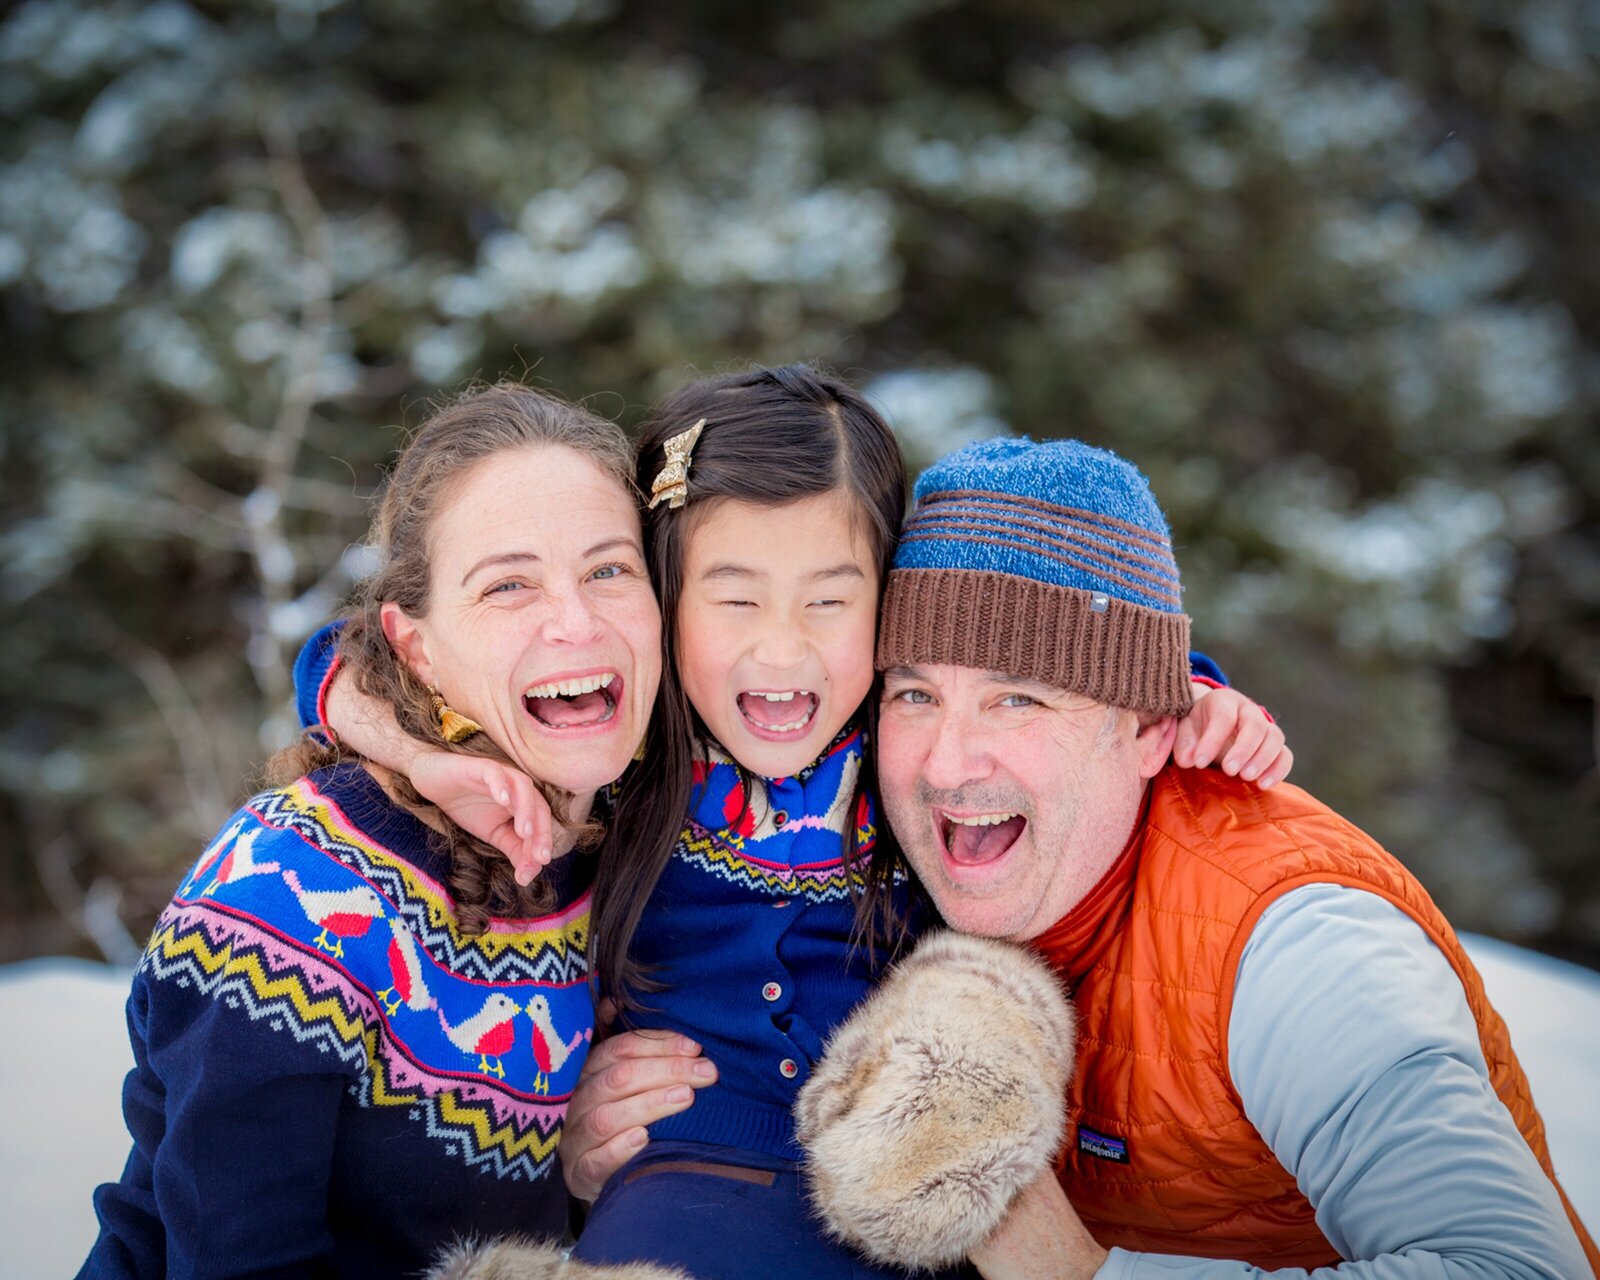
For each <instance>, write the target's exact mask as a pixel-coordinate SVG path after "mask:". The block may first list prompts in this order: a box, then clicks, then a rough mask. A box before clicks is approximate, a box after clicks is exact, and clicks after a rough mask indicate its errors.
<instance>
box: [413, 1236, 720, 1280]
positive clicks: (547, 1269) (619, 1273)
mask: <svg viewBox="0 0 1600 1280" xmlns="http://www.w3.org/2000/svg"><path fill="white" fill-rule="evenodd" d="M424 1280H689V1277H687V1276H685V1275H684V1274H683V1272H681V1271H679V1270H678V1269H677V1268H676V1267H658V1266H656V1265H655V1264H654V1263H650V1262H630V1263H626V1264H624V1265H622V1266H614V1267H600V1266H594V1265H592V1264H590V1263H587V1262H574V1261H572V1260H571V1259H569V1258H563V1257H562V1256H561V1250H560V1249H557V1248H556V1247H555V1246H554V1245H548V1244H534V1243H533V1242H531V1241H528V1240H519V1239H515V1238H509V1239H500V1240H488V1241H485V1242H483V1243H482V1244H479V1243H476V1242H473V1241H470V1240H469V1241H466V1242H464V1243H462V1244H458V1245H456V1246H454V1247H453V1248H450V1249H447V1250H445V1252H443V1253H442V1254H440V1255H439V1260H438V1261H437V1262H435V1263H434V1264H433V1267H432V1268H431V1269H430V1270H429V1272H428V1274H427V1276H426V1277H425V1278H424Z"/></svg>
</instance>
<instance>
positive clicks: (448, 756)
mask: <svg viewBox="0 0 1600 1280" xmlns="http://www.w3.org/2000/svg"><path fill="white" fill-rule="evenodd" d="M409 777H410V779H411V785H412V786H413V787H415V788H416V789H417V794H418V795H420V796H423V797H424V798H426V799H428V800H431V801H433V803H434V804H436V805H438V806H439V808H440V809H442V810H443V811H444V812H445V813H446V814H447V815H448V816H449V818H450V820H451V821H452V822H454V823H455V824H456V825H457V826H459V827H461V828H462V829H463V830H465V831H468V832H470V833H471V834H473V835H475V836H477V837H478V839H480V840H482V841H484V842H485V843H486V844H490V845H492V846H494V848H496V849H498V850H499V851H500V852H501V853H503V854H505V856H506V858H507V859H509V860H510V862H511V865H512V866H513V867H514V868H515V869H516V876H517V883H518V884H523V885H526V884H532V883H533V881H534V878H535V877H536V876H537V875H538V874H539V873H540V872H541V871H543V870H544V869H545V867H547V866H548V865H549V864H550V858H551V856H552V851H553V849H554V840H553V838H552V833H553V828H554V825H555V824H554V822H553V821H552V820H551V817H550V806H549V805H548V804H546V803H545V799H544V796H543V795H541V794H540V792H539V788H538V787H536V786H534V784H533V779H531V778H530V777H528V775H527V774H525V773H523V772H522V770H520V769H517V768H514V767H513V766H511V765H509V764H502V763H501V762H500V761H498V760H484V759H482V758H480V757H478V756H464V755H461V754H459V753H457V752H454V751H435V750H424V751H419V752H418V753H417V754H416V756H415V757H413V759H412V761H411V768H410V773H409Z"/></svg>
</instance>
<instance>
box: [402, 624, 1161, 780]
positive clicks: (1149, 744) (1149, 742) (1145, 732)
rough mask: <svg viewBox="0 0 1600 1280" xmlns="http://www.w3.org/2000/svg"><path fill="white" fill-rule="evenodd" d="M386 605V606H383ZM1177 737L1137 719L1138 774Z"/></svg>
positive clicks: (1151, 770) (1147, 773)
mask: <svg viewBox="0 0 1600 1280" xmlns="http://www.w3.org/2000/svg"><path fill="white" fill-rule="evenodd" d="M385 607H387V606H385ZM1177 737H1178V721H1177V718H1176V717H1175V716H1157V717H1156V718H1155V719H1153V720H1145V719H1144V718H1143V717H1141V718H1140V720H1139V732H1138V733H1137V734H1136V735H1135V736H1134V739H1133V749H1134V750H1135V751H1136V752H1138V755H1139V776H1140V777H1141V778H1153V777H1155V776H1156V774H1158V773H1160V772H1161V770H1162V769H1164V768H1165V767H1166V763H1167V760H1168V758H1169V757H1170V756H1171V755H1172V744H1173V742H1174V741H1175V740H1176V739H1177Z"/></svg>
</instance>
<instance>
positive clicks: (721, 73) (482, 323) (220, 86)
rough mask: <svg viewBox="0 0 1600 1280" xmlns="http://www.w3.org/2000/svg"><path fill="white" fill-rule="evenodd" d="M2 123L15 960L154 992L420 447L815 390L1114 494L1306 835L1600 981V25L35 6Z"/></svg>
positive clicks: (806, 9) (1436, 0) (1321, 3)
mask: <svg viewBox="0 0 1600 1280" xmlns="http://www.w3.org/2000/svg"><path fill="white" fill-rule="evenodd" d="M0 122H3V124H0V128H3V132H0V369H3V377H0V463H3V465H0V491H3V493H4V508H3V514H0V606H3V610H4V614H3V616H4V619H5V620H4V643H3V650H0V651H3V653H4V658H5V660H4V662H3V664H0V886H3V894H4V896H3V900H0V927H3V930H4V932H3V934H0V959H15V958H17V957H20V956H25V955H32V954H39V953H49V952H77V953H81V954H86V955H95V954H104V955H106V956H108V957H110V958H112V959H116V960H122V961H129V960H131V959H132V958H134V956H136V954H137V951H138V949H139V946H140V942H141V940H142V938H143V936H144V934H145V931H146V930H147V929H148V928H149V926H150V923H151V921H152V920H153V919H154V917H155V914H156V912H157V911H158V910H159V908H160V906H161V905H162V903H163V902H164V901H165V898H166V896H167V894H168V893H169V891H170V889H171V886H172V884H173V882H174V880H175V878H176V876H177V874H178V871H179V868H180V867H181V866H182V865H183V864H185V863H186V862H187V861H188V860H189V859H191V858H192V857H193V856H194V853H195V851H196V849H197V847H198V846H199V844H200V843H201V842H202V841H203V840H205V839H206V837H207V836H208V835H209V834H210V833H211V831H212V830H213V829H214V828H215V827H216V826H217V824H218V823H219V821H220V820H221V819H222V818H223V816H224V815H225V814H226V813H227V812H228V810H229V809H230V808H231V807H232V806H233V805H234V804H235V803H236V802H237V801H238V800H239V799H240V798H241V797H242V796H243V795H244V794H245V792H246V790H247V788H248V787H249V785H250V781H251V774H252V770H253V769H254V768H255V767H256V766H257V765H258V764H259V762H260V761H261V760H263V759H264V758H265V756H266V755H267V754H268V753H269V751H270V750H271V749H272V748H274V747H276V746H278V745H280V744H281V743H283V742H284V741H285V740H286V738H287V737H288V736H289V735H290V733H291V732H292V728H291V725H292V720H291V715H290V712H289V707H288V698H289V677H288V665H289V661H290V659H291V657H292V655H293V653H294V651H295V649H296V648H297V647H298V645H299V643H300V641H301V639H302V638H303V637H304V636H305V635H306V634H307V633H308V632H309V631H310V630H311V629H312V628H314V626H315V625H316V624H317V623H318V622H319V621H320V620H321V619H322V618H324V617H325V616H327V615H328V614H329V613H330V612H331V611H332V610H333V609H334V608H335V607H336V606H337V604H338V602H339V600H340V598H341V596H342V595H343V594H344V592H345V591H346V590H347V589H348V587H349V585H350V583H351V582H352V581H353V576H354V575H357V574H359V573H360V572H361V569H362V565H363V563H364V558H363V555H362V553H361V550H360V548H359V546H358V545H357V543H358V541H359V538H360V536H361V533H362V530H363V528H364V505H365V501H366V499H367V497H368V496H369V495H370V494H371V492H372V491H373V489H374V487H375V486H376V484H377V482H378V480H379V478H380V475H381V468H382V465H383V464H384V462H385V460H386V459H387V458H389V457H390V456H391V455H392V451H393V450H394V448H395V447H396V445H397V443H398V442H399V440H400V439H401V428H402V427H403V426H405V425H407V424H410V425H415V424H416V422H417V421H419V420H420V418H421V416H422V414H423V413H424V411H425V408H426V403H427V399H428V397H430V396H433V395H437V394H439V393H440V392H442V391H449V390H450V389H452V388H455V387H457V386H459V385H461V384H462V383H463V382H465V381H466V380H468V379H471V378H475V377H476V378H487V379H494V378H496V377H498V376H500V375H501V374H502V373H506V372H510V373H513V374H517V375H521V376H527V377H531V378H534V379H536V380H538V381H539V382H540V383H541V384H543V385H546V386H549V387H552V388H555V389H557V390H560V391H562V392H564V393H566V394H568V395H573V396H589V397H592V400H591V403H592V404H593V405H594V406H595V407H596V408H598V409H599V410H600V411H601V412H604V413H606V414H608V415H610V416H614V417H617V418H619V419H621V420H622V421H624V422H625V423H630V424H631V423H632V422H636V421H637V420H638V418H639V416H640V415H641V414H642V412H643V410H644V408H645V407H646V406H647V405H648V404H649V402H651V401H652V400H653V399H654V398H656V397H657V396H659V395H660V394H661V393H662V392H664V391H666V390H668V389H670V388H672V387H673V386H675V385H676V384H678V383H680V382H682V381H684V380H686V379H688V378H690V377H692V376H696V375H697V374H700V373H705V372H712V371H717V370H725V369H731V368H739V367H743V366H745V365H746V364H748V363H749V362H751V361H760V362H766V363H780V362H787V361H791V360H794V359H797V358H812V359H816V360H820V361H822V362H825V363H827V364H828V365H830V366H832V367H833V368H835V369H837V370H838V371H840V372H842V373H844V374H846V375H847V376H849V377H851V378H852V379H853V380H855V381H856V382H858V384H860V385H863V386H865V387H867V388H868V389H869V390H870V391H871V392H872V394H874V395H875V396H876V397H877V398H878V399H879V400H880V402H881V403H882V404H883V405H884V406H885V408H886V409H887V410H888V412H889V414H890V415H891V419H892V421H893V422H894V423H895V424H896V426H897V427H898V429H899V430H900V431H901V433H902V435H903V439H904V441H905V444H906V448H907V451H908V453H909V454H910V455H911V458H912V462H913V465H917V466H920V465H922V464H923V463H925V462H927V461H928V460H930V459H931V458H933V457H934V456H936V455H938V454H939V453H941V452H943V451H944V450H946V449H947V448H949V447H951V446H954V445H956V444H958V443H960V442H963V441H965V440H967V439H969V438H971V437H973V436H975V435H979V434H986V433H992V432H998V431H1026V432H1030V433H1033V434H1034V435H1038V436H1054V435H1074V436H1079V437H1082V438H1084V439H1087V440H1089V441H1091V442H1094V443H1097V444H1102V445H1106V446H1109V447H1112V448H1115V449H1117V450H1120V451H1122V452H1124V453H1126V454H1127V455H1128V456H1129V457H1131V458H1133V459H1134V460H1136V461H1137V462H1138V463H1139V464H1140V465H1141V466H1143V467H1144V469H1145V470H1146V471H1147V472H1148V473H1149V474H1150V476H1151V478H1152V480H1153V481H1154V483H1155V486H1156V489H1157V492H1158V494H1159V495H1160V496H1161V498H1162V499H1163V501H1164V503H1165V505H1166V507H1167V509H1168V511H1169V512H1170V513H1171V515H1172V518H1173V522H1174V526H1175V530H1176V533H1177V536H1178V542H1179V546H1180V559H1181V561H1182V563H1183V566H1184V569H1185V578H1186V582H1187V585H1188V604H1189V608H1190V611H1191V612H1192V613H1193V615H1194V617H1195V620H1196V635H1197V639H1198V643H1199V645H1200V647H1202V648H1204V649H1206V650H1207V651H1209V652H1211V653H1212V654H1214V655H1215V656H1216V657H1218V658H1219V659H1220V660H1221V661H1222V663H1223V664H1224V666H1225V667H1226V668H1227V669H1228V670H1229V671H1230V673H1231V674H1232V675H1233V677H1234V678H1235V680H1236V681H1237V682H1239V683H1240V684H1241V685H1243V687H1245V688H1246V689H1248V690H1249V691H1250V692H1252V693H1253V694H1255V695H1257V696H1258V697H1260V698H1261V699H1262V700H1263V701H1265V702H1266V703H1267V704H1268V705H1269V706H1270V707H1271V708H1272V709H1273V710H1274V711H1275V712H1276V713H1277V714H1278V716H1279V717H1280V719H1281V720H1282V721H1283V723H1284V725H1285V727H1286V728H1287V731H1288V734H1289V738H1290V741H1291V743H1292V744H1293V746H1294V747H1295V749H1296V751H1297V754H1298V757H1299V764H1298V766H1297V770H1296V779H1295V780H1296V781H1298V782H1300V783H1302V784H1303V785H1306V786H1308V787H1310V788H1311V789H1312V790H1314V791H1315V792H1317V793H1318V794H1319V795H1321V796H1322V797H1323V798H1324V799H1326V800H1328V801H1329V802H1331V803H1332V804H1334V805H1335V806H1336V807H1338V808H1339V809H1341V810H1342V811H1344V812H1345V813H1346V814H1347V815H1349V816H1350V817H1352V818H1353V819H1355V820H1356V821H1357V822H1359V823H1361V824H1362V825H1363V826H1365V827H1367V828H1369V829H1370V830H1372V831H1373V832H1375V833H1376V834H1377V835H1379V836H1380V837H1381V838H1382V839H1383V840H1385V841H1386V842H1387V843H1388V844H1389V845H1390V846H1391V847H1392V848H1394V849H1395V851H1396V852H1398V853H1399V854H1400V855H1401V856H1402V857H1403V858H1404V859H1405V860H1406V861H1407V862H1408V863H1409V864H1410V865H1411V866H1412V867H1413V868H1414V869H1415V870H1416V871H1417V872H1418V873H1419V874H1420V875H1421V876H1422V878H1423V879H1424V881H1425V882H1426V883H1427V884H1428V885H1429V886H1430V888H1431V889H1432V890H1433V891H1434V892H1435V894H1436V895H1437V896H1438V897H1439V899H1440V900H1441V902H1442V903H1443V904H1444V906H1445V907H1446V909H1447V911H1448V912H1449V913H1450V914H1451V916H1452V918H1453V919H1454V920H1455V921H1456V923H1457V924H1459V925H1461V926H1465V927H1470V928H1474V929H1478V930H1482V931H1486V932H1490V933H1494V934H1498V935H1500V936H1502V937H1506V938H1510V939H1513V940H1517V941H1521V942H1524V943H1528V944H1531V945H1535V946H1538V947H1542V948H1544V949H1546V950H1548V951H1552V952H1554V953H1557V954H1561V955H1565V956H1567V957H1569V958H1573V959H1578V960H1581V961H1584V962H1586V963H1588V964H1590V965H1596V966H1600V857H1597V850H1600V776H1597V772H1596V749H1597V721H1596V696H1597V693H1600V447H1597V445H1600V433H1597V431H1596V409H1597V404H1600V235H1597V228H1600V5H1597V4H1596V3H1594V0H1204V2H1201V0H1172V2H1168V3H1154V2H1151V0H1120V2H1118V3H1111V2H1109V0H1106V2H1103V3H1090V2H1088V0H995V2H993V3H987V4H959V3H951V2H949V0H826V2H823V3H813V4H789V5H782V6H779V5H764V4H750V3H733V2H731V0H679V2H678V3H674V4H670V5H667V4H650V3H644V2H642V0H498V2H497V3H480V2H475V0H369V2H368V3H357V2H355V0H155V2H154V3H137V2H133V0H123V2H120V3H118V2H115V0H112V2H109V3H88V2H85V0H31V2H30V3H24V4H21V5H18V6H16V7H14V8H11V9H10V10H9V12H8V13H7V14H6V15H5V16H4V18H3V19H0Z"/></svg>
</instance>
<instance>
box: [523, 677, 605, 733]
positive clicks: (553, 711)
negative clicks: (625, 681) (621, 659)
mask: <svg viewBox="0 0 1600 1280" xmlns="http://www.w3.org/2000/svg"><path fill="white" fill-rule="evenodd" d="M616 678H617V677H616V673H615V672H612V671H607V672H604V673H603V674H602V673H596V674H594V675H588V676H573V677H572V678H571V679H570V680H547V681H545V682H544V683H543V684H536V685H533V686H531V687H530V688H528V689H527V690H525V691H524V692H523V695H522V705H523V706H524V707H526V708H527V710H528V712H529V714H531V715H532V716H533V718H534V719H535V720H537V721H538V722H539V723H540V724H542V725H544V726H545V727H546V728H549V729H583V728H588V727H590V726H592V725H599V724H605V723H606V722H607V721H608V720H610V719H611V718H612V717H613V716H615V715H616V714H617V699H616V695H617V694H619V693H621V692H622V686H621V685H617V686H616V689H615V690H614V691H613V689H612V687H611V686H612V685H613V684H615V682H616Z"/></svg>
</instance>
